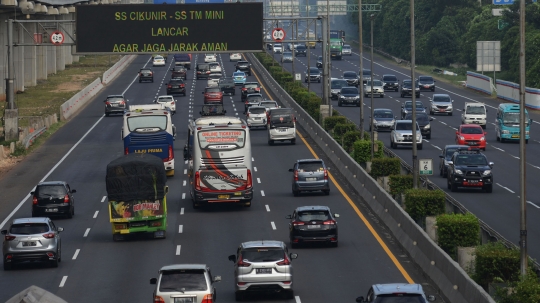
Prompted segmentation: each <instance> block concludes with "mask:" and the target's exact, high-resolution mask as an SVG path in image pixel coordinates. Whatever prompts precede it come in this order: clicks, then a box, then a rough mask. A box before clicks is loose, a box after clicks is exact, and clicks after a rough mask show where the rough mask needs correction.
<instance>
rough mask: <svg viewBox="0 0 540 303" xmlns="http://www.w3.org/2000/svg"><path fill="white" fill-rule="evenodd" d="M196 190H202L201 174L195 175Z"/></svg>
mask: <svg viewBox="0 0 540 303" xmlns="http://www.w3.org/2000/svg"><path fill="white" fill-rule="evenodd" d="M194 182H195V190H201V175H200V173H199V172H196V173H195V180H194Z"/></svg>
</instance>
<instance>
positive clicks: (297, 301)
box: [294, 296, 302, 303]
mask: <svg viewBox="0 0 540 303" xmlns="http://www.w3.org/2000/svg"><path fill="white" fill-rule="evenodd" d="M294 301H296V303H302V301H300V296H295V297H294Z"/></svg>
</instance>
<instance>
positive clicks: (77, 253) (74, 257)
mask: <svg viewBox="0 0 540 303" xmlns="http://www.w3.org/2000/svg"><path fill="white" fill-rule="evenodd" d="M80 251H81V250H80V249H78V248H77V250H76V251H75V254H74V255H73V258H71V260H75V259H77V256H78V255H79V252H80Z"/></svg>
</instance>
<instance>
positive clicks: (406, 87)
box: [400, 79, 420, 98]
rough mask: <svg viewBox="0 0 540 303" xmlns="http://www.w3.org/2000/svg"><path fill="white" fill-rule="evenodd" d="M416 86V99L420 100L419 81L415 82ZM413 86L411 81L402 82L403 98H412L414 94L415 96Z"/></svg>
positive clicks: (401, 94)
mask: <svg viewBox="0 0 540 303" xmlns="http://www.w3.org/2000/svg"><path fill="white" fill-rule="evenodd" d="M415 84H416V85H415V87H414V92H415V95H416V98H420V88H419V87H418V80H416V81H415ZM412 86H413V85H412V81H411V79H405V80H403V81H402V82H401V93H400V96H401V98H403V97H406V96H411V97H412V94H413V88H412Z"/></svg>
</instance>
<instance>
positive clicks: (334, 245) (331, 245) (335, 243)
mask: <svg viewBox="0 0 540 303" xmlns="http://www.w3.org/2000/svg"><path fill="white" fill-rule="evenodd" d="M330 247H338V241H336V242H330Z"/></svg>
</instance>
